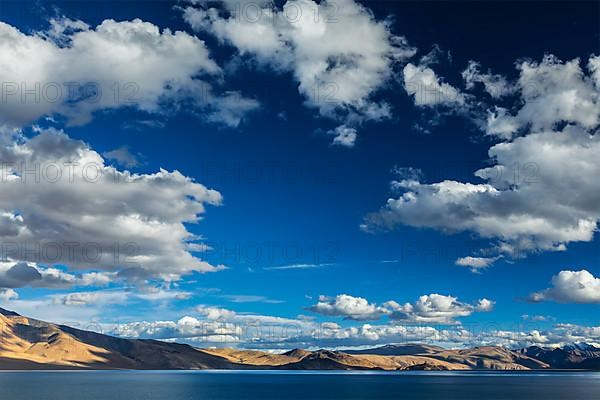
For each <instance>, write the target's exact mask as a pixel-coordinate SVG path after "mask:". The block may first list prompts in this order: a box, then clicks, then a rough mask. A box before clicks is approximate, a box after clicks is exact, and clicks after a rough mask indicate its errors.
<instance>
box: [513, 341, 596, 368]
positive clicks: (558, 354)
mask: <svg viewBox="0 0 600 400" xmlns="http://www.w3.org/2000/svg"><path fill="white" fill-rule="evenodd" d="M520 352H521V353H522V354H524V355H527V356H528V357H533V358H536V359H538V360H541V361H543V362H545V363H547V364H548V365H550V366H552V368H555V369H600V348H598V347H594V346H592V345H589V344H587V343H577V344H570V345H566V346H563V347H561V348H554V349H547V348H543V347H538V346H532V347H528V348H526V349H522V350H521V351H520Z"/></svg>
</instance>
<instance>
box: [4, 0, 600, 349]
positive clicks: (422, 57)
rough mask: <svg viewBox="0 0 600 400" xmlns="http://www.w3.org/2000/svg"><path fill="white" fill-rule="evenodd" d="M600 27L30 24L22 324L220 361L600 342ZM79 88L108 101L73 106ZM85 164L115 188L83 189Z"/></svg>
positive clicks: (433, 8) (25, 76)
mask: <svg viewBox="0 0 600 400" xmlns="http://www.w3.org/2000/svg"><path fill="white" fill-rule="evenodd" d="M258 10H260V16H257V15H256V14H255V13H256V12H257V11H258ZM299 10H300V11H301V12H304V14H303V17H302V18H299V17H298V16H297V15H296V14H295V13H297V12H298V11H299ZM598 15H599V14H598V4H596V3H594V2H581V3H579V2H576V3H573V2H570V3H563V2H554V1H552V2H543V3H540V2H521V3H512V2H482V3H476V2H361V3H357V2H355V1H354V0H339V1H337V2H336V1H331V2H329V3H325V2H323V3H320V4H317V3H313V2H311V1H298V2H293V1H290V2H288V3H286V4H285V5H284V4H283V3H282V2H276V4H271V3H270V2H268V1H259V2H252V1H241V2H229V3H225V4H224V3H221V2H219V1H215V2H204V1H199V2H196V3H189V2H167V1H149V2H141V1H140V2H124V3H119V2H111V3H110V4H103V5H102V4H96V3H85V2H84V3H73V2H66V3H61V2H29V3H27V2H26V3H24V5H22V6H18V7H16V6H15V8H10V7H7V8H5V9H4V10H3V12H2V14H1V20H2V21H3V22H4V24H2V26H1V34H2V35H3V37H5V40H4V43H5V44H4V45H0V54H2V59H3V60H7V61H4V62H3V63H0V78H1V80H2V82H4V85H3V87H2V90H3V99H2V100H3V109H4V110H3V111H0V128H1V129H0V132H1V133H2V146H3V152H2V153H1V154H0V157H1V159H2V163H3V164H2V165H3V168H4V169H3V172H4V174H8V175H14V176H17V177H19V180H20V181H22V180H23V174H22V171H19V168H29V169H31V168H34V169H33V170H34V171H36V170H35V166H36V165H38V166H39V165H40V163H41V165H42V167H41V169H40V170H39V171H38V172H33V173H32V174H34V175H36V177H37V175H40V176H41V180H40V181H38V180H33V181H32V180H31V179H29V180H28V181H27V182H18V183H15V182H13V181H11V180H3V182H2V184H3V185H5V193H8V195H6V199H4V200H0V211H1V212H2V216H3V220H2V221H0V222H2V224H0V228H2V229H0V235H1V236H2V243H4V244H5V245H4V246H3V248H2V255H3V263H2V266H1V268H0V295H1V296H0V299H1V301H2V303H1V304H2V306H3V307H5V308H10V309H15V310H16V311H18V312H21V313H23V314H25V315H30V316H33V317H36V318H40V319H46V320H52V321H55V322H68V323H71V324H78V325H79V326H86V327H88V328H93V329H101V330H102V331H105V332H108V333H114V334H121V335H124V336H132V337H156V338H160V339H173V340H180V341H188V342H190V343H193V344H196V345H200V346H201V345H229V346H239V347H262V348H275V349H278V348H290V347H300V346H303V347H321V346H330V347H344V346H368V345H375V344H382V343H391V342H401V341H403V340H417V339H419V338H420V337H419V335H418V334H417V333H415V332H416V331H417V330H419V329H420V332H423V331H425V332H429V333H431V332H434V334H433V336H431V337H429V336H428V337H427V338H426V339H427V340H432V341H436V342H439V343H443V344H447V345H449V346H464V345H469V344H473V343H493V344H504V345H508V346H519V345H525V344H542V345H556V344H561V343H565V342H569V341H591V342H600V333H598V330H599V329H600V328H598V325H600V321H599V320H598V317H597V315H598V314H597V313H598V304H599V303H600V267H599V266H598V265H599V263H600V251H599V247H598V246H599V242H598V238H597V233H596V231H597V223H598V220H599V219H600V210H599V209H598V205H597V204H599V203H598V200H600V198H599V193H600V187H599V186H598V184H597V176H598V175H597V174H598V172H600V164H599V163H598V159H600V158H598V157H597V155H598V151H600V146H599V145H598V136H597V132H598V126H599V125H600V111H599V110H600V58H598V55H600V49H599V43H600V34H599V32H600V29H599V28H600V21H599V20H598ZM315 17H316V19H315ZM66 82H75V83H77V84H80V86H79V87H85V85H86V84H89V83H90V82H91V83H92V88H93V89H94V88H95V89H98V88H99V90H100V91H101V94H100V95H99V94H98V92H93V94H90V92H85V90H83V89H81V90H82V91H78V92H77V93H78V96H76V98H69V99H65V98H64V97H65V96H66V95H65V92H62V94H63V95H62V96H59V98H58V99H57V100H53V101H50V100H49V99H48V97H49V96H50V97H51V96H52V95H51V94H49V93H52V92H51V90H52V88H53V86H52V85H53V84H55V83H58V84H59V85H60V86H61V87H63V88H64V87H65V83H66ZM15 83H16V86H15V85H14V84H15ZM23 83H25V85H26V86H25V87H26V88H30V89H31V88H34V89H33V92H35V91H36V90H37V91H38V94H39V95H40V97H41V101H36V97H35V95H34V94H31V93H30V94H29V95H27V94H23V86H21V84H23ZM36 83H39V84H40V85H41V86H40V89H36V88H37V87H36V86H35V84H36ZM115 85H116V86H115ZM115 88H118V89H119V91H118V92H116V91H115ZM46 89H47V90H50V92H44V90H46ZM30 91H31V90H30ZM94 94H95V97H94ZM129 95H131V96H130V98H128V96H129ZM22 96H24V97H22ZM86 96H89V97H88V98H86ZM115 96H117V97H115ZM74 160H75V161H78V162H80V165H78V166H77V167H75V175H76V176H75V182H73V181H70V182H66V181H64V178H65V171H66V166H65V162H66V161H68V162H73V161H74ZM84 161H85V162H91V163H92V164H93V166H94V167H98V168H99V169H98V170H99V171H100V174H101V175H102V178H100V179H99V180H98V181H95V182H91V183H90V182H87V181H85V179H78V176H77V175H78V174H79V173H84V174H86V173H89V170H87V171H84V170H82V169H81V168H80V167H81V165H87V164H85V162H84ZM13 163H16V164H13ZM52 163H58V165H59V166H60V170H61V172H63V176H62V178H63V179H62V180H61V181H60V182H58V183H57V182H49V179H48V177H47V176H43V173H42V172H41V171H42V170H44V165H49V164H52ZM15 165H16V170H13V169H11V168H13V167H15ZM53 165H54V164H53ZM485 168H489V169H488V170H484V169H485ZM94 170H95V168H94ZM161 170H164V171H163V172H159V171H161ZM126 171H129V172H126ZM175 171H178V172H175ZM477 171H479V172H478V175H477V176H476V175H475V173H476V172H477ZM515 172H517V173H518V174H517V175H515ZM131 174H134V175H133V177H131V176H132V175H131ZM3 176H5V175H3ZM26 177H27V176H26ZM29 178H31V176H29ZM79 178H81V177H79ZM124 178H130V179H131V180H133V181H135V182H133V183H123V182H121V180H122V179H124ZM84 181H85V182H84ZM67 242H68V243H71V242H77V243H78V248H77V250H75V253H76V254H75V255H74V257H66V255H65V254H66V245H65V243H67ZM115 243H116V244H117V245H118V249H119V250H118V251H116V253H115V247H114V245H115ZM190 243H194V246H190ZM36 244H37V245H38V246H41V250H40V248H36V247H35V246H36ZM49 244H58V246H59V247H60V248H61V250H62V256H61V257H58V258H57V259H50V257H48V255H47V252H44V251H43V250H44V248H45V247H44V246H46V247H48V246H49ZM86 245H88V246H87V247H86V248H87V249H89V248H92V250H94V249H100V253H102V254H101V256H99V259H98V260H97V261H93V262H90V257H89V256H87V254H81V251H82V250H81V249H82V248H84V247H85V246H86ZM11 246H12V247H11ZM15 246H16V247H15ZM31 246H33V247H31ZM31 248H33V249H34V250H31V251H29V252H27V251H24V249H31ZM92 258H93V257H92ZM130 261H133V263H131V262H130ZM90 324H94V325H93V326H92V325H90ZM96 324H97V325H96ZM253 324H259V325H260V324H263V325H260V326H263V331H267V330H268V328H266V326H270V327H271V328H269V329H274V330H276V331H278V333H280V335H279V336H278V339H277V340H272V338H271V339H269V338H267V337H265V336H266V335H258V334H257V336H258V339H256V338H254V337H250V336H252V335H250V334H249V333H248V329H245V328H247V327H248V326H255V325H253ZM288 324H291V325H292V326H294V327H296V328H298V329H299V330H300V331H302V333H301V334H292V333H290V332H287V331H286V332H283V333H282V331H284V330H285V327H284V326H287V325H288ZM523 325H525V326H523ZM323 326H325V327H326V329H325V330H326V333H325V334H323V332H322V331H323V329H324V328H323ZM215 327H218V328H219V329H217V328H215ZM315 332H317V333H315ZM319 332H320V334H319ZM263 333H264V332H263Z"/></svg>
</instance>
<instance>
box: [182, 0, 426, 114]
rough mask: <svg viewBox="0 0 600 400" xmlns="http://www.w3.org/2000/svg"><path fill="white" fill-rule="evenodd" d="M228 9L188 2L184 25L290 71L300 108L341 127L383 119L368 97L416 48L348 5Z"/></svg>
mask: <svg viewBox="0 0 600 400" xmlns="http://www.w3.org/2000/svg"><path fill="white" fill-rule="evenodd" d="M228 3H230V2H227V1H224V2H222V4H221V6H220V7H219V6H217V3H216V2H203V1H200V2H198V1H194V2H193V4H192V5H189V6H187V7H184V8H183V14H184V19H185V20H186V21H187V22H188V23H189V24H190V26H191V27H192V28H193V29H195V30H197V31H202V32H209V33H211V34H213V35H214V36H216V37H217V38H218V39H219V40H220V41H221V42H222V43H226V44H228V45H231V46H233V47H234V48H236V49H237V51H238V52H239V54H240V55H241V56H243V57H250V58H252V59H253V60H256V61H257V62H258V63H260V64H261V65H266V66H270V67H272V68H273V69H275V70H276V71H279V72H291V73H292V74H293V76H294V77H295V79H296V80H297V82H298V83H299V87H298V90H299V91H300V93H301V94H302V95H303V96H304V97H305V99H306V105H308V106H309V107H313V108H316V109H318V110H319V112H320V114H321V115H323V116H326V117H330V118H334V119H344V121H345V123H346V124H348V123H360V122H361V121H364V120H379V119H382V118H388V117H389V116H390V109H389V105H388V104H387V103H385V102H382V101H378V100H375V99H373V95H374V94H375V93H376V92H377V90H379V89H380V88H381V87H383V86H384V85H385V83H386V82H387V81H388V80H389V79H390V78H391V77H392V74H393V66H394V64H395V63H397V62H399V61H402V60H405V59H407V58H408V57H411V56H412V55H413V54H414V53H415V49H414V48H412V47H411V46H409V45H408V44H407V42H406V39H405V38H403V37H401V36H397V35H395V34H393V33H392V32H391V31H390V26H389V24H388V23H387V22H386V21H377V20H376V19H375V17H374V16H373V14H372V13H371V11H370V10H369V9H367V8H366V7H364V6H362V5H360V4H359V3H357V2H355V1H354V0H342V1H336V2H327V1H323V2H320V3H316V2H314V1H311V0H289V1H287V2H286V3H285V4H284V5H283V6H282V7H279V6H276V5H275V4H274V3H273V2H269V1H265V2H259V3H253V4H251V5H250V6H249V5H248V4H247V3H246V2H242V3H239V2H236V3H235V5H232V4H228ZM257 37H260V38H261V39H260V40H256V38H257Z"/></svg>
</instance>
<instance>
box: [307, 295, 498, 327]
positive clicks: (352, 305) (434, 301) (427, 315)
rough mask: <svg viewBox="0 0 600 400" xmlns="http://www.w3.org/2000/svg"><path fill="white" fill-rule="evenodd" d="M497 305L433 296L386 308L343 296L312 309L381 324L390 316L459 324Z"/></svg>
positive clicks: (323, 298)
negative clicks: (458, 322)
mask: <svg viewBox="0 0 600 400" xmlns="http://www.w3.org/2000/svg"><path fill="white" fill-rule="evenodd" d="M493 305H494V302H493V301H490V300H488V299H481V300H479V301H478V302H477V303H475V304H468V303H463V302H460V301H458V299H457V298H456V297H452V296H444V295H440V294H435V293H433V294H429V295H423V296H421V297H419V299H418V300H417V301H416V302H415V303H405V304H399V303H397V302H396V301H393V300H390V301H387V302H385V303H383V304H382V305H376V304H372V303H369V302H368V301H367V299H364V298H362V297H354V296H350V295H346V294H341V295H338V296H336V297H335V298H331V297H327V296H321V297H319V302H318V303H317V304H315V305H313V306H311V307H310V308H309V310H310V311H313V312H315V313H318V314H321V315H326V316H331V317H338V316H340V317H344V318H345V319H350V320H355V321H368V320H379V319H381V318H382V317H383V316H388V317H389V319H390V320H392V321H399V322H400V321H401V322H408V323H427V324H437V323H439V324H455V323H457V322H456V318H460V317H468V316H469V315H471V314H473V313H474V312H488V311H491V310H492V309H493Z"/></svg>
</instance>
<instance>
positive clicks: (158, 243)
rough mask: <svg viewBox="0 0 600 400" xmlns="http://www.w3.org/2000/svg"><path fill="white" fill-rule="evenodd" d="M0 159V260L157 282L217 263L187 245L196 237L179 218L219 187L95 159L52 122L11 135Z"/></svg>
mask: <svg viewBox="0 0 600 400" xmlns="http://www.w3.org/2000/svg"><path fill="white" fill-rule="evenodd" d="M0 160H1V161H2V193H3V195H2V197H1V198H0V240H1V241H2V243H3V244H4V246H3V248H2V252H3V254H2V257H3V260H6V261H7V262H8V261H12V262H13V263H17V262H18V261H24V262H32V263H35V264H40V265H43V266H46V267H50V266H54V265H66V266H68V267H69V268H70V269H78V270H95V271H96V272H102V271H106V272H118V276H119V277H120V278H123V279H125V278H130V279H137V278H141V279H147V278H158V279H164V280H167V281H169V280H174V279H175V280H176V279H178V278H179V277H180V276H181V275H185V274H190V273H192V272H193V271H197V272H210V271H217V270H219V269H221V268H223V266H213V265H210V264H208V263H206V262H204V261H202V260H200V259H198V258H197V257H196V256H194V255H193V254H192V253H190V251H189V249H188V244H189V243H190V242H194V241H197V240H198V238H197V237H196V236H195V235H193V234H192V233H190V232H189V231H188V230H187V228H186V226H185V225H184V224H186V223H197V222H198V221H199V220H200V216H201V215H202V214H203V213H204V211H205V205H206V204H211V205H219V204H220V203H221V195H220V194H219V193H218V192H217V191H214V190H210V189H207V188H206V187H204V186H202V185H201V184H199V183H195V182H194V181H193V180H192V179H190V178H187V177H185V176H183V175H182V174H181V173H179V172H178V171H174V172H168V171H165V170H160V171H159V172H157V173H154V174H132V173H129V172H126V171H125V172H123V171H120V170H118V169H116V168H114V167H112V166H107V165H105V163H104V160H103V159H102V157H101V156H100V155H99V154H98V153H96V152H95V151H93V150H92V149H91V148H90V147H89V146H88V145H87V144H85V143H84V142H81V141H77V140H73V139H71V138H69V137H68V136H67V135H66V134H64V133H63V132H62V131H56V130H52V129H51V130H42V131H40V132H39V133H37V134H36V135H35V136H33V137H32V138H26V137H25V136H21V135H17V136H16V137H13V138H12V140H9V141H7V143H6V144H5V145H4V146H2V147H0ZM28 171H29V172H28ZM45 271H46V272H45V273H46V275H48V274H50V272H53V273H54V274H55V275H56V274H57V272H56V270H45ZM30 272H34V271H30ZM40 273H41V274H42V275H44V273H43V272H40ZM84 276H85V278H82V279H88V280H94V279H97V278H101V279H102V277H101V276H100V275H84ZM33 278H34V279H30V280H31V281H32V282H33V281H39V279H37V278H36V277H33ZM46 278H48V279H49V278H50V276H49V275H48V276H46V277H45V278H44V279H43V280H47V279H46ZM62 278H65V275H63V276H62ZM62 278H61V279H62ZM104 278H105V277H104ZM43 280H42V281H43ZM63 280H64V279H63ZM40 282H41V281H40Z"/></svg>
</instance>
